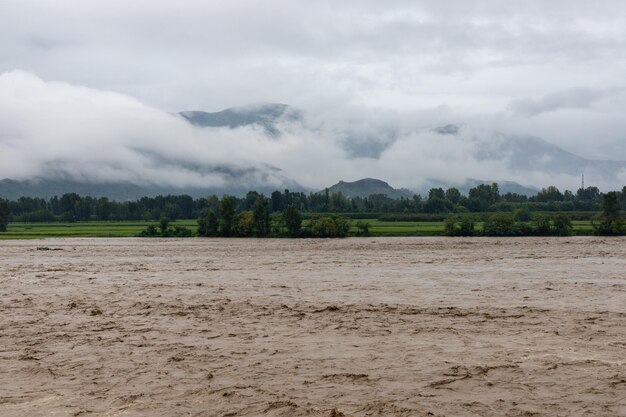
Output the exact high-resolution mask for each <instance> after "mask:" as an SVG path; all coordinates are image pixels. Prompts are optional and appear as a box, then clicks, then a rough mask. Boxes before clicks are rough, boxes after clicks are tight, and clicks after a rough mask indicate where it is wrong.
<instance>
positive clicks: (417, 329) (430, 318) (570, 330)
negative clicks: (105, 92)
mask: <svg viewBox="0 0 626 417" xmlns="http://www.w3.org/2000/svg"><path fill="white" fill-rule="evenodd" d="M135 415H138V416H173V415H187V416H342V415H345V416H466V415H476V416H504V415H507V416H626V239H624V238H596V237H572V238H502V239H497V238H354V239H342V240H312V239H311V240H288V239H278V240H274V239H265V240H257V239H181V240H176V239H171V240H167V239H51V240H34V241H2V242H0V416H29V417H31V416H33V417H36V416H135Z"/></svg>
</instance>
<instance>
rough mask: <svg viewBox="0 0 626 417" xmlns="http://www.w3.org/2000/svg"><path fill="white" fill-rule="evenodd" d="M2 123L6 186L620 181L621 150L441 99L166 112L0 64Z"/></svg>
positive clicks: (508, 185) (51, 190) (19, 189)
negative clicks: (579, 142) (513, 129)
mask: <svg viewBox="0 0 626 417" xmlns="http://www.w3.org/2000/svg"><path fill="white" fill-rule="evenodd" d="M51 103H53V104H54V105H52V104H51ZM457 120H460V121H459V122H457ZM0 127H1V129H0V179H5V180H3V181H2V182H0V197H5V198H6V197H10V198H15V197H16V196H21V195H36V196H51V195H54V194H62V193H64V192H78V193H80V194H85V195H94V196H108V197H111V198H116V199H133V198H137V197H140V196H142V195H157V194H183V193H184V194H190V195H192V196H202V195H207V194H234V195H242V194H244V193H245V192H246V191H248V190H257V191H260V192H265V193H268V192H271V191H272V190H276V189H279V190H282V189H290V190H292V191H318V190H321V189H324V188H326V187H329V186H331V185H332V184H335V183H337V182H338V181H340V180H341V181H345V182H346V183H349V182H351V181H355V180H359V179H363V178H378V179H380V180H382V181H388V182H389V184H393V186H394V187H397V188H394V189H395V190H403V191H401V193H402V194H403V195H409V194H411V193H414V192H418V193H421V194H424V193H426V192H427V191H428V189H429V188H430V187H443V188H447V187H450V186H455V187H457V188H459V189H461V190H462V191H465V190H467V189H469V188H470V187H471V186H473V185H476V184H478V183H483V182H487V183H490V182H498V183H500V186H501V189H503V190H511V191H513V192H519V193H521V194H530V193H534V192H535V191H536V190H537V189H538V188H540V187H544V186H547V185H556V186H558V187H560V188H562V189H565V188H568V189H573V190H575V189H577V188H578V186H579V184H580V177H581V175H582V174H585V177H586V179H587V184H588V185H597V186H600V187H601V188H603V189H610V188H621V186H622V185H623V184H624V183H626V162H625V161H619V160H613V161H609V160H596V159H591V158H585V157H583V156H580V155H576V154H574V153H572V152H569V151H567V150H565V149H562V148H561V147H559V146H556V145H554V144H552V143H550V142H548V141H547V140H544V139H541V138H538V137H535V136H530V135H524V134H522V133H520V134H510V133H503V132H501V131H499V130H497V129H496V127H494V126H491V125H489V124H488V123H481V122H479V121H477V120H474V119H467V118H464V117H462V116H461V115H455V114H454V113H452V112H450V111H447V110H445V109H441V110H437V111H429V112H425V113H413V114H403V113H396V112H384V111H378V110H375V109H371V108H370V109H368V108H352V109H345V108H341V107H340V108H337V109H328V108H322V109H321V110H320V109H319V108H317V109H309V110H305V109H299V108H295V107H292V106H290V105H287V104H278V103H262V104H254V105H246V106H242V107H234V108H228V109H225V110H221V111H218V112H205V111H201V110H191V111H183V112H180V113H174V114H172V113H167V112H163V111H161V110H158V109H155V108H152V107H150V106H147V105H145V104H143V103H141V102H139V101H137V100H135V99H134V98H132V97H129V96H126V95H122V94H118V93H111V92H106V91H99V90H94V89H89V88H86V87H78V86H73V85H70V84H66V83H59V82H48V81H43V80H41V79H39V78H38V77H36V76H34V75H32V74H29V73H25V72H21V71H13V72H10V73H4V74H0ZM339 184H343V183H339ZM389 192H391V191H389Z"/></svg>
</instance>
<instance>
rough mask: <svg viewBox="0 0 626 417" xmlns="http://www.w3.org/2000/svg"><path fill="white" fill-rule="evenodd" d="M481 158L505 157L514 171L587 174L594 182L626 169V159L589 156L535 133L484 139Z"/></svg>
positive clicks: (612, 178) (607, 179)
mask: <svg viewBox="0 0 626 417" xmlns="http://www.w3.org/2000/svg"><path fill="white" fill-rule="evenodd" d="M475 157H476V158H477V159H478V160H483V161H500V160H505V161H507V164H508V166H509V168H510V169H511V171H513V172H529V171H540V172H547V173H552V174H567V175H573V176H580V175H582V174H585V177H587V178H589V179H591V180H593V181H595V182H615V181H616V180H617V179H618V176H619V174H620V172H625V171H626V161H614V160H597V159H587V158H584V157H581V156H579V155H576V154H573V153H571V152H568V151H566V150H564V149H563V148H560V147H558V146H556V145H553V144H551V143H550V142H547V141H545V140H543V139H540V138H537V137H533V136H510V137H508V136H503V135H499V136H497V137H496V138H495V140H493V141H484V142H481V143H480V144H479V146H478V148H477V151H476V153H475Z"/></svg>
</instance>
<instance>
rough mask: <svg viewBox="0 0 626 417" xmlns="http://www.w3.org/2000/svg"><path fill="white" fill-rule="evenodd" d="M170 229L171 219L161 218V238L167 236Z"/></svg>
mask: <svg viewBox="0 0 626 417" xmlns="http://www.w3.org/2000/svg"><path fill="white" fill-rule="evenodd" d="M169 227H170V219H168V218H167V217H161V220H159V229H161V236H166V235H167V232H168V229H169Z"/></svg>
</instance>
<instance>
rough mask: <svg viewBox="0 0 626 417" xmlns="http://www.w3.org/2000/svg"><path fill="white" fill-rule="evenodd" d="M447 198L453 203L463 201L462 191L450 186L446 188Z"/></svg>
mask: <svg viewBox="0 0 626 417" xmlns="http://www.w3.org/2000/svg"><path fill="white" fill-rule="evenodd" d="M446 198H447V199H448V200H450V201H451V202H452V204H458V203H459V201H461V192H460V191H459V190H458V188H454V187H452V188H448V189H447V190H446Z"/></svg>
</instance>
